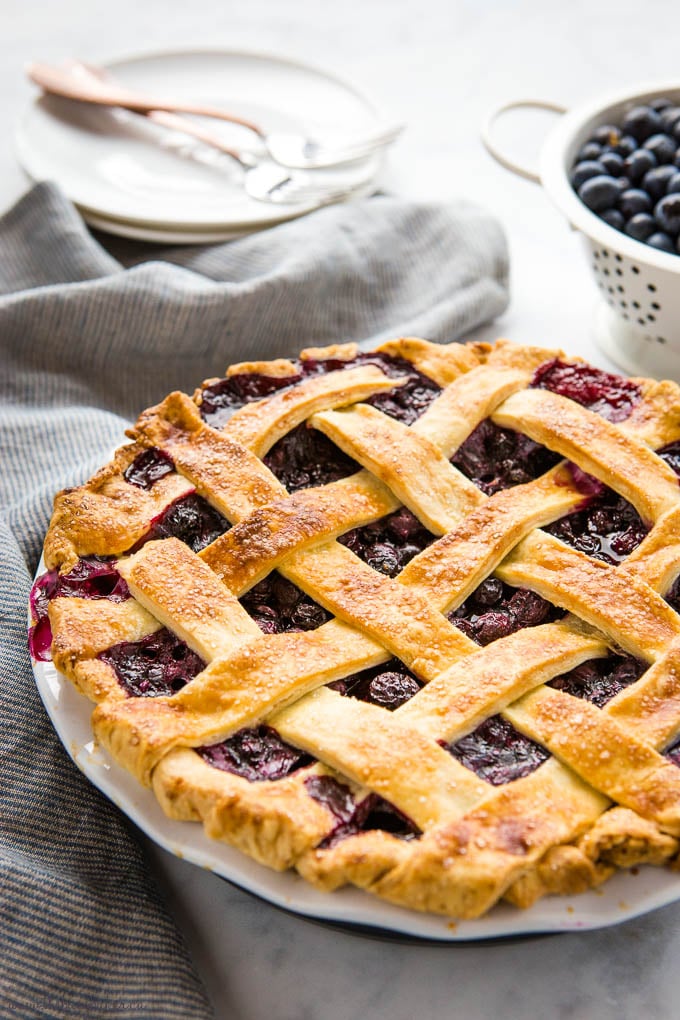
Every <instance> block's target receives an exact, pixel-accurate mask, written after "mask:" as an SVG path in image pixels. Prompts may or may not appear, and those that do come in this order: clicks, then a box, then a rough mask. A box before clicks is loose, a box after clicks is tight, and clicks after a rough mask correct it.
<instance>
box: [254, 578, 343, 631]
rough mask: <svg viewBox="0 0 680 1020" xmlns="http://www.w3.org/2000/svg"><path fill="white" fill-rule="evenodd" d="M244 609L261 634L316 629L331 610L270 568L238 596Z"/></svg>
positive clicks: (328, 615) (329, 616)
mask: <svg viewBox="0 0 680 1020" xmlns="http://www.w3.org/2000/svg"><path fill="white" fill-rule="evenodd" d="M240 602H241V605H242V606H243V608H244V609H245V610H246V612H247V613H248V614H249V615H250V616H252V618H253V620H254V621H255V623H256V624H257V625H258V627H259V628H260V630H261V631H263V633H265V634H281V633H283V632H284V631H303V630H316V628H317V627H320V626H321V625H322V624H323V623H326V622H327V621H328V620H330V619H331V614H330V613H329V612H327V611H326V610H325V609H324V608H323V606H320V605H319V604H318V603H317V602H314V601H313V599H310V598H309V596H308V595H305V593H304V592H303V591H300V589H299V588H298V587H297V585H295V584H293V583H292V582H291V581H288V580H286V578H285V577H282V575H281V574H279V573H278V571H273V572H272V573H271V574H269V575H268V576H267V577H264V578H263V579H262V580H261V581H259V582H258V584H256V585H255V586H254V587H253V588H251V589H250V591H249V592H247V593H246V594H245V595H244V596H243V597H242V598H241V600H240Z"/></svg>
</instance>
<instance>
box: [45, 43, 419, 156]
mask: <svg viewBox="0 0 680 1020" xmlns="http://www.w3.org/2000/svg"><path fill="white" fill-rule="evenodd" d="M81 67H87V65H83V64H77V65H71V67H70V68H60V67H53V66H52V65H50V64H44V63H33V64H30V65H29V66H28V68H27V70H26V73H27V74H28V77H29V78H30V79H31V81H33V82H34V83H35V84H36V85H39V86H40V87H41V88H42V89H43V90H44V91H45V92H51V93H53V94H54V95H59V96H64V97H66V98H67V99H76V100H79V101H80V102H85V103H96V104H99V105H100V106H121V107H123V108H124V109H127V110H132V111H135V112H137V113H149V112H150V111H166V112H175V113H189V114H195V115H197V116H202V117H214V118H216V119H218V120H227V121H231V122H232V123H234V124H239V125H240V126H241V127H244V128H247V129H248V130H249V131H252V132H253V133H254V134H255V135H257V137H258V138H259V140H260V142H261V143H262V145H264V147H265V149H266V150H267V152H268V153H269V155H270V156H271V158H272V159H273V160H274V161H275V162H276V163H280V164H281V165H282V166H287V167H291V168H296V169H302V170H312V169H318V168H321V167H329V166H337V165H339V164H341V163H350V162H354V161H355V160H359V159H363V158H364V157H365V156H369V155H370V154H371V153H372V152H375V151H376V150H377V149H381V148H384V147H385V146H387V145H389V144H390V143H391V142H393V141H394V140H395V139H396V138H397V136H398V135H399V134H400V133H401V131H402V125H400V124H392V125H388V126H386V127H384V128H382V129H381V130H379V131H377V132H375V133H373V134H366V135H364V136H363V137H357V138H353V139H349V140H346V141H343V142H342V143H341V144H335V145H334V144H332V143H329V142H327V141H324V140H323V139H318V138H307V137H305V136H304V135H302V134H295V133H293V132H284V131H272V132H267V131H265V130H263V128H261V127H260V126H259V125H258V124H256V123H254V121H251V120H247V119H246V118H244V117H239V116H237V115H236V114H233V113H229V112H227V111H225V110H223V109H221V108H220V107H218V106H209V105H203V104H199V103H191V102H188V101H181V100H172V99H161V98H156V97H151V96H147V95H143V94H141V93H138V92H135V91H133V90H132V89H128V88H126V87H124V86H121V85H118V84H117V83H115V82H113V81H109V80H108V76H106V75H104V74H102V72H100V71H99V69H98V68H88V69H89V70H90V71H91V74H90V75H87V76H82V75H81V74H79V73H78V72H77V68H81Z"/></svg>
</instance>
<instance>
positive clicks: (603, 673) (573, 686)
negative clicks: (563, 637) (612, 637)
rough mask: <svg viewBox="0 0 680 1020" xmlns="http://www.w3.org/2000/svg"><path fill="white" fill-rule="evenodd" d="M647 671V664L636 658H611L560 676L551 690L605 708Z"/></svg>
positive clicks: (618, 656) (583, 664)
mask: <svg viewBox="0 0 680 1020" xmlns="http://www.w3.org/2000/svg"><path fill="white" fill-rule="evenodd" d="M646 669H647V666H646V665H645V663H644V662H640V661H639V660H638V659H634V658H632V656H621V655H608V656H607V657H606V658H604V659H590V660H589V661H588V662H582V663H581V665H580V666H576V667H575V668H574V669H571V670H569V672H568V673H563V674H562V675H561V676H556V677H555V678H554V679H553V680H551V681H550V683H549V684H548V687H554V688H555V689H556V690H558V691H565V693H567V694H572V695H573V696H574V697H576V698H584V699H585V700H586V701H591V702H592V703H593V705H597V707H598V708H602V707H603V706H604V705H606V704H607V702H608V701H610V700H611V699H612V698H613V697H614V696H615V695H616V694H618V693H619V691H622V690H623V689H624V688H625V687H628V686H629V685H630V684H634V683H635V681H636V680H639V679H640V677H641V676H642V674H643V673H644V671H645V670H646Z"/></svg>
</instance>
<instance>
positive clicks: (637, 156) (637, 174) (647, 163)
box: [603, 149, 658, 184]
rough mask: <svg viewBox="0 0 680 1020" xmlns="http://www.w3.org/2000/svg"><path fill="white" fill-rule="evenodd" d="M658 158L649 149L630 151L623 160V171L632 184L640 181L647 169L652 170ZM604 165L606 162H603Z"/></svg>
mask: <svg viewBox="0 0 680 1020" xmlns="http://www.w3.org/2000/svg"><path fill="white" fill-rule="evenodd" d="M657 163H658V160H657V158H656V156H655V155H654V153H653V152H650V150H649V149H636V150H635V152H631V154H630V156H627V157H626V159H624V161H623V169H624V172H625V173H626V174H627V175H628V177H630V179H631V181H632V182H633V184H637V183H638V181H641V180H642V178H643V177H644V175H645V174H646V173H647V171H648V170H653V169H654V167H655V166H656V165H657ZM603 165H604V166H605V167H606V163H605V164H603Z"/></svg>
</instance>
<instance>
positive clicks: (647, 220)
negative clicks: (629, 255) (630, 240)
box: [624, 212, 657, 241]
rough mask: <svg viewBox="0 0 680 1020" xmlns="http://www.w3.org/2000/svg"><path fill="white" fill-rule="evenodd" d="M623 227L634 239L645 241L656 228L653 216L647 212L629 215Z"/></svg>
mask: <svg viewBox="0 0 680 1020" xmlns="http://www.w3.org/2000/svg"><path fill="white" fill-rule="evenodd" d="M624 229H625V231H626V233H627V234H628V235H629V236H630V237H634V238H635V240H636V241H646V240H647V238H648V237H650V236H651V235H652V234H653V233H654V231H655V230H656V229H657V225H656V220H655V219H654V217H653V216H650V214H649V213H645V212H641V213H636V215H635V216H631V218H630V219H629V220H628V222H627V223H626V226H625V228H624Z"/></svg>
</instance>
